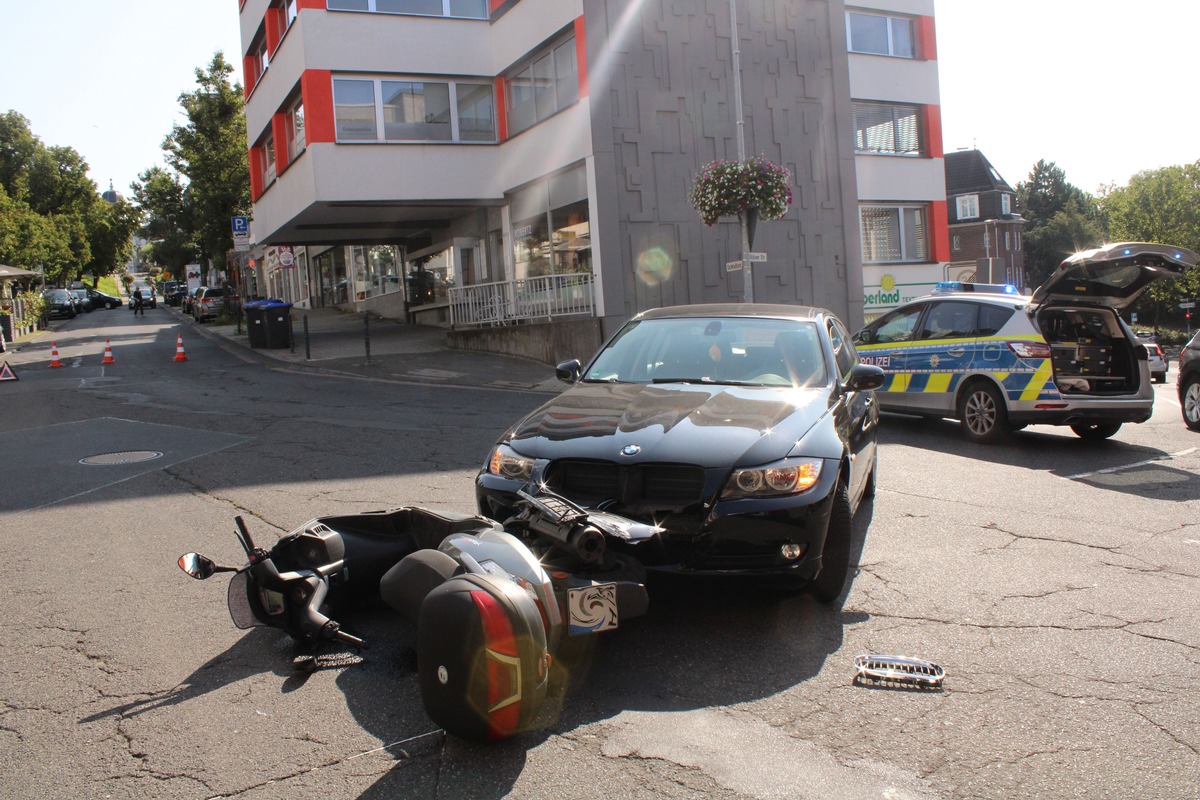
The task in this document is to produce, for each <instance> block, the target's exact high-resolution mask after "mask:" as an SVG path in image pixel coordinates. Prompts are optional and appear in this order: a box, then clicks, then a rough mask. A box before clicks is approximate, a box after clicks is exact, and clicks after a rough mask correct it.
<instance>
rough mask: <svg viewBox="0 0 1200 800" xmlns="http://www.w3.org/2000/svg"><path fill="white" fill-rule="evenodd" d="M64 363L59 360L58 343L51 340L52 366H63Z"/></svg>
mask: <svg viewBox="0 0 1200 800" xmlns="http://www.w3.org/2000/svg"><path fill="white" fill-rule="evenodd" d="M62 365H63V363H62V362H61V361H59V360H58V344H57V343H56V342H51V343H50V366H51V367H61V366H62Z"/></svg>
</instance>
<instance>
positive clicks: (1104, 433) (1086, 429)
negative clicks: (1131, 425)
mask: <svg viewBox="0 0 1200 800" xmlns="http://www.w3.org/2000/svg"><path fill="white" fill-rule="evenodd" d="M1071 430H1073V431H1075V435H1076V436H1078V437H1079V438H1080V439H1083V440H1084V441H1087V442H1102V441H1104V440H1105V439H1108V438H1111V437H1112V436H1113V435H1114V434H1116V432H1117V431H1119V430H1121V423H1119V422H1107V423H1104V424H1099V423H1097V424H1091V423H1084V422H1080V423H1077V424H1075V425H1072V426H1071Z"/></svg>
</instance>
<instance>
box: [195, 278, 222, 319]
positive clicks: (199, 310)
mask: <svg viewBox="0 0 1200 800" xmlns="http://www.w3.org/2000/svg"><path fill="white" fill-rule="evenodd" d="M224 307H225V290H224V289H218V288H216V287H211V286H201V287H200V288H199V289H197V290H196V294H195V296H194V297H193V298H192V319H194V320H196V322H198V323H203V322H204V320H206V319H216V318H217V315H219V314H220V313H221V310H222V309H223V308H224Z"/></svg>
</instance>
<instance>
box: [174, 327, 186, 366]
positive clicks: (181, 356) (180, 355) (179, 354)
mask: <svg viewBox="0 0 1200 800" xmlns="http://www.w3.org/2000/svg"><path fill="white" fill-rule="evenodd" d="M175 360H176V361H187V353H185V352H183V334H182V333H181V334H179V339H178V340H177V341H176V342H175Z"/></svg>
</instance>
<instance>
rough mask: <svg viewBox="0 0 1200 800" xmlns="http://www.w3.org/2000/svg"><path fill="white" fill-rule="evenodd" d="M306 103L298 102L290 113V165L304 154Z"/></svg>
mask: <svg viewBox="0 0 1200 800" xmlns="http://www.w3.org/2000/svg"><path fill="white" fill-rule="evenodd" d="M304 146H305V140H304V101H302V100H297V101H296V104H295V105H293V106H292V109H291V111H289V112H288V163H289V164H290V163H292V162H293V161H295V160H296V159H297V157H299V155H300V154H301V153H303V152H304Z"/></svg>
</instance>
